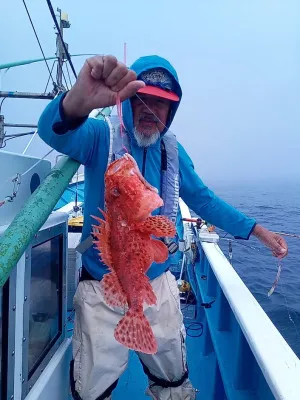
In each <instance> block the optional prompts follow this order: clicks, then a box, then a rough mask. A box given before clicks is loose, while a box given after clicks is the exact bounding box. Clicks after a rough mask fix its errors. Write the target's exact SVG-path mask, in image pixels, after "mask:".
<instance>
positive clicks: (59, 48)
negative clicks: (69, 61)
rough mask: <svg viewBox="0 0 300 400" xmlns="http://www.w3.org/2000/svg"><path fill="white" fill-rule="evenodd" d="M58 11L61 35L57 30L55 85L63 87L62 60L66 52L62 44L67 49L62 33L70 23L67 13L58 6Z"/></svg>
mask: <svg viewBox="0 0 300 400" xmlns="http://www.w3.org/2000/svg"><path fill="white" fill-rule="evenodd" d="M57 11H58V13H59V29H60V32H61V35H59V32H57V37H56V56H57V59H58V62H57V72H56V81H57V86H58V87H59V88H63V89H64V86H63V83H62V76H63V63H64V60H65V59H66V54H65V50H64V44H65V47H66V49H67V50H68V45H67V44H66V43H63V33H64V31H63V30H64V28H70V26H71V24H70V22H69V19H68V14H67V13H64V12H62V11H61V9H60V8H58V9H57Z"/></svg>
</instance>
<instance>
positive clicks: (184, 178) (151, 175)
mask: <svg viewBox="0 0 300 400" xmlns="http://www.w3.org/2000/svg"><path fill="white" fill-rule="evenodd" d="M153 68H163V69H165V70H166V71H168V72H169V73H170V74H171V76H172V77H173V79H174V84H175V92H176V94H177V95H178V96H179V98H180V100H181V97H182V91H181V87H180V84H179V80H178V76H177V73H176V71H175V69H174V68H173V67H172V65H171V64H170V63H169V62H168V61H167V60H165V59H164V58H162V57H159V56H155V55H154V56H146V57H141V58H139V59H138V60H137V61H136V62H135V63H134V64H133V65H132V66H131V69H132V70H134V71H135V72H136V74H137V76H138V77H139V75H140V74H141V73H142V72H144V71H147V70H150V69H153ZM62 99H63V95H60V96H58V97H57V98H55V99H54V100H52V101H51V102H50V103H49V104H48V106H47V107H46V108H45V110H44V112H43V113H42V115H41V117H40V119H39V123H38V133H39V136H40V137H41V138H42V139H43V140H44V141H45V142H46V143H47V144H48V145H49V146H51V147H53V148H54V149H56V150H57V151H59V152H60V153H63V154H66V155H68V156H70V157H72V158H74V159H75V160H77V161H79V162H80V163H81V164H83V165H84V167H85V171H84V173H85V192H84V225H83V231H82V240H85V239H86V238H87V237H88V236H89V235H90V233H91V231H92V224H95V220H94V219H93V218H92V217H91V215H96V216H100V217H101V215H100V213H99V210H98V208H101V209H103V208H104V174H105V171H106V167H107V160H108V154H109V144H110V143H109V141H110V132H109V127H108V124H107V123H106V122H105V121H102V120H97V119H94V118H87V119H85V120H84V121H83V122H82V123H81V124H79V126H75V127H72V128H71V129H69V130H67V129H62V128H61V127H64V123H65V117H64V114H63V109H62ZM179 104H180V101H179V102H173V103H172V112H171V114H170V118H169V120H168V123H167V128H169V127H170V125H171V123H172V121H173V118H174V116H175V114H176V111H177V109H178V107H179ZM122 108H123V120H124V124H125V127H126V131H127V134H128V136H129V140H130V146H131V153H132V155H133V157H134V158H135V160H136V161H137V164H138V166H139V168H140V170H141V171H142V170H143V169H144V176H145V178H146V180H147V181H148V182H149V183H150V184H151V185H153V186H155V187H156V188H158V190H159V193H160V194H161V187H160V185H161V168H160V165H161V147H160V140H158V141H157V142H156V143H154V144H153V145H151V146H149V147H148V148H147V149H146V148H142V147H139V146H138V144H137V142H136V140H135V137H134V135H133V115H132V108H131V102H130V100H129V99H128V100H126V101H124V102H123V103H122ZM57 126H60V130H59V129H58V128H57ZM166 131H167V129H165V130H164V131H163V132H162V134H161V137H162V136H163V135H164V134H165V132H166ZM195 145H196V144H195ZM199 145H200V143H199ZM178 156H179V175H180V197H181V198H182V199H183V201H184V202H185V203H186V204H187V205H188V207H189V208H190V209H192V210H193V211H194V212H195V213H196V214H197V215H200V216H201V217H202V218H203V219H205V220H206V221H209V222H210V223H211V224H213V225H216V226H217V227H219V228H221V229H223V230H225V231H226V232H228V233H230V234H232V235H233V236H234V237H236V238H241V239H248V238H249V236H250V234H251V232H252V230H253V228H254V226H255V220H254V219H252V218H248V217H247V216H246V215H244V214H243V213H241V212H239V211H238V210H236V209H235V208H233V207H232V206H230V205H229V204H227V203H226V202H224V201H223V200H222V199H220V198H219V197H217V196H216V195H215V194H214V193H213V192H212V191H211V190H209V189H208V187H207V186H206V185H205V184H204V183H203V182H202V180H201V179H200V178H199V176H198V175H197V173H196V172H195V170H194V165H193V162H192V161H191V159H190V157H189V156H188V154H187V153H186V151H185V150H184V148H183V146H182V145H181V144H180V143H178ZM143 164H144V168H143ZM158 213H159V210H155V211H154V212H153V215H156V214H158ZM177 231H178V234H179V236H180V237H181V236H182V222H181V215H180V212H179V213H178V218H177ZM173 257H174V258H173ZM172 259H173V260H174V259H176V256H170V257H169V259H168V260H167V261H166V262H165V263H163V264H156V263H153V264H152V265H151V267H150V268H149V270H148V272H147V275H148V277H149V278H150V279H154V278H156V277H158V276H159V275H161V274H162V273H163V272H164V271H166V270H167V269H168V268H169V266H170V264H171V263H172ZM82 262H83V265H84V267H85V268H86V269H87V271H88V272H89V274H90V275H91V276H93V277H94V278H95V279H98V280H101V278H102V277H103V274H104V273H106V272H108V269H107V267H106V266H105V265H104V264H103V263H102V262H101V261H100V259H99V253H98V250H96V249H95V247H94V246H93V247H90V248H89V249H88V250H87V251H86V252H85V253H84V254H83V255H82Z"/></svg>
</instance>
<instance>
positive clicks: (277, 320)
mask: <svg viewBox="0 0 300 400" xmlns="http://www.w3.org/2000/svg"><path fill="white" fill-rule="evenodd" d="M210 188H211V189H212V190H213V191H214V192H215V193H216V194H217V195H218V196H220V197H221V198H222V199H223V200H225V201H227V202H228V203H230V204H232V205H233V206H234V207H236V208H238V209H239V210H240V211H242V212H244V213H246V214H247V215H249V216H250V217H254V218H256V220H257V222H258V223H259V224H262V225H263V226H265V227H266V228H268V229H270V230H273V231H281V232H287V233H295V234H298V235H300V182H299V183H296V182H276V183H275V182H268V183H259V184H258V183H256V184H254V183H249V184H245V183H243V184H240V185H238V184H236V183H234V184H227V185H226V186H225V185H224V184H222V185H214V186H213V187H212V186H210ZM218 233H219V234H220V236H224V235H225V233H224V232H223V231H219V232H218ZM226 238H231V236H230V235H227V236H226ZM285 239H286V241H287V243H288V246H289V254H288V256H287V257H286V258H285V259H284V260H283V261H282V272H281V277H280V280H279V283H278V285H277V287H276V289H275V292H274V293H273V294H272V296H270V297H268V296H267V293H268V290H269V289H270V288H271V286H272V284H273V282H274V280H275V277H276V273H277V268H278V263H277V260H276V259H275V258H274V257H273V256H272V254H271V252H270V251H269V250H268V249H266V248H265V247H264V246H262V245H261V244H260V242H259V241H258V240H257V239H256V238H250V240H249V241H240V240H239V241H233V259H232V263H233V267H234V268H235V270H236V271H237V272H238V274H239V275H240V277H241V278H242V279H243V281H244V282H245V284H246V285H247V287H248V288H249V290H250V291H251V292H252V294H253V295H254V296H255V298H256V300H257V301H258V302H259V303H260V305H261V306H262V307H263V309H264V310H265V312H266V313H267V314H268V315H269V317H270V319H271V320H272V322H273V323H274V325H275V326H276V327H277V328H278V330H279V331H280V333H281V334H282V336H283V337H284V338H285V340H286V341H287V342H288V343H289V345H290V346H291V347H292V349H293V350H294V352H295V353H296V354H297V355H298V357H300V239H294V238H285ZM220 247H221V248H222V250H223V252H224V254H225V255H226V256H227V257H228V241H225V240H220Z"/></svg>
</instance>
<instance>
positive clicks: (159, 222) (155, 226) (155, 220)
mask: <svg viewBox="0 0 300 400" xmlns="http://www.w3.org/2000/svg"><path fill="white" fill-rule="evenodd" d="M136 228H137V229H138V230H139V231H140V232H143V233H149V234H152V235H155V236H158V237H162V236H167V237H174V236H175V234H176V228H175V225H174V224H173V222H171V221H170V220H169V219H168V218H167V217H165V216H163V215H156V216H154V217H148V218H146V219H145V221H142V222H138V223H137V224H136Z"/></svg>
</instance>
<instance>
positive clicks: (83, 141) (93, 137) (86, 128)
mask: <svg viewBox="0 0 300 400" xmlns="http://www.w3.org/2000/svg"><path fill="white" fill-rule="evenodd" d="M143 86H144V83H143V82H141V81H137V80H136V74H135V72H134V71H132V70H128V69H127V67H126V66H125V65H124V64H122V63H120V62H118V60H117V59H116V58H115V57H113V56H96V57H92V58H89V59H88V60H86V62H85V64H84V66H83V67H82V69H81V71H80V73H79V75H78V78H77V81H76V83H75V85H74V86H73V87H72V89H71V90H70V91H69V92H68V93H66V94H63V95H60V96H58V97H57V98H56V99H54V100H52V101H51V102H50V103H49V104H48V106H47V107H46V109H45V110H44V112H43V113H42V115H41V117H40V120H39V124H38V132H39V135H40V137H41V138H42V139H43V140H44V141H45V142H46V143H47V144H48V145H49V146H51V147H53V148H54V149H56V150H57V151H59V152H61V153H64V154H67V155H69V156H70V157H72V158H74V159H76V160H77V161H79V162H80V163H82V164H87V163H88V162H89V160H90V158H91V156H92V152H93V148H94V147H95V142H96V141H97V140H99V137H98V136H99V135H101V134H102V133H103V134H104V135H105V132H106V133H107V132H108V127H107V124H106V123H105V122H104V121H99V120H95V119H92V118H88V115H89V113H90V112H91V111H92V110H93V109H95V108H101V107H108V106H112V105H115V104H116V101H117V94H118V93H119V95H120V100H121V101H123V100H125V99H127V98H129V97H131V96H133V95H134V94H135V93H136V92H137V90H138V89H140V88H141V87H143Z"/></svg>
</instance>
